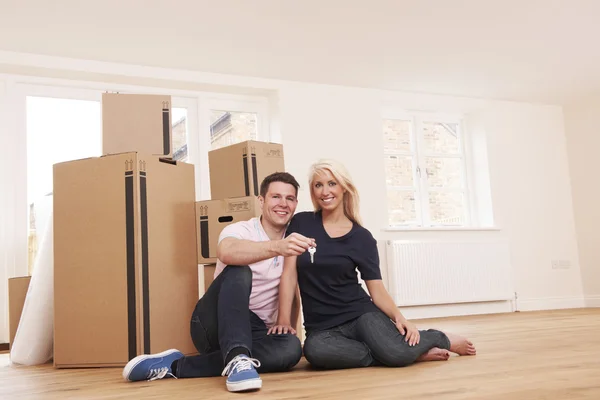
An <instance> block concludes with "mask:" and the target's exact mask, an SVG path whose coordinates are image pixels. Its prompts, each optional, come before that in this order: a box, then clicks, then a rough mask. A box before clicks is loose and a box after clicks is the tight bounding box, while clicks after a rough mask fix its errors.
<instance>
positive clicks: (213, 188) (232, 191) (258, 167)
mask: <svg viewBox="0 0 600 400" xmlns="http://www.w3.org/2000/svg"><path fill="white" fill-rule="evenodd" d="M208 164H209V173H210V192H211V199H213V200H221V199H226V198H230V197H243V196H258V195H259V194H260V193H259V191H260V184H261V182H262V180H263V179H264V178H265V177H267V176H268V175H270V174H272V173H274V172H284V171H285V166H284V157H283V146H282V145H281V144H277V143H266V142H256V141H246V142H242V143H238V144H234V145H231V146H227V147H222V148H220V149H217V150H212V151H210V152H208Z"/></svg>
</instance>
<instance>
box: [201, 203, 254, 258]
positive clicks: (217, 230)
mask: <svg viewBox="0 0 600 400" xmlns="http://www.w3.org/2000/svg"><path fill="white" fill-rule="evenodd" d="M260 215H261V208H260V201H259V200H258V198H257V197H255V196H245V197H235V198H229V199H223V200H204V201H198V202H196V238H197V248H198V264H214V263H216V262H217V244H218V241H219V235H220V234H221V232H222V231H223V229H224V228H225V227H226V226H227V225H230V224H233V223H234V222H239V221H247V220H249V219H251V218H253V217H260Z"/></svg>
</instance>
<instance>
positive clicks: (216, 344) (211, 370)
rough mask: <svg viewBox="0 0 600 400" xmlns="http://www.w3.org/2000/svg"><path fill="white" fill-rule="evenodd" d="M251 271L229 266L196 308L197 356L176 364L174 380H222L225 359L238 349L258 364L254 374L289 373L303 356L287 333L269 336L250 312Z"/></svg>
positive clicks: (194, 335)
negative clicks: (201, 378)
mask: <svg viewBox="0 0 600 400" xmlns="http://www.w3.org/2000/svg"><path fill="white" fill-rule="evenodd" d="M251 291H252V270H251V269H250V267H248V266H227V267H226V268H225V269H224V270H223V272H221V273H220V274H219V276H217V278H216V279H215V280H214V281H213V283H212V284H211V285H210V287H209V288H208V290H207V291H206V293H205V294H204V296H202V298H201V299H200V300H199V301H198V303H197V304H196V309H195V310H194V312H193V314H192V321H191V326H190V332H191V335H192V341H193V342H194V345H195V347H196V349H197V350H198V352H199V353H200V355H197V356H186V357H183V358H181V359H180V360H179V361H178V363H177V369H176V374H175V375H176V376H177V377H178V378H198V377H211V376H221V372H222V371H223V369H224V368H225V360H226V359H227V354H228V353H229V352H230V351H231V350H232V349H234V348H236V347H243V348H245V349H246V350H248V353H249V354H250V356H251V357H253V358H256V359H258V360H259V361H260V363H261V366H260V367H259V368H258V372H283V371H288V370H290V369H292V368H293V367H294V366H295V365H296V364H297V363H298V361H300V358H301V357H302V346H301V344H300V340H299V339H298V337H297V336H295V335H291V334H283V335H274V334H272V335H267V330H268V329H267V326H266V325H265V323H264V322H263V320H262V319H260V317H258V316H257V315H256V314H255V313H253V312H252V311H250V309H249V301H250V293H251Z"/></svg>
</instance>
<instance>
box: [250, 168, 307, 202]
mask: <svg viewBox="0 0 600 400" xmlns="http://www.w3.org/2000/svg"><path fill="white" fill-rule="evenodd" d="M273 182H283V183H288V184H290V185H292V186H294V189H296V197H298V188H299V187H300V185H299V184H298V181H296V178H294V177H293V176H292V174H288V173H287V172H275V173H273V174H271V175H269V176H267V177H266V178H265V179H263V181H262V183H261V184H260V195H261V196H262V197H265V196H266V195H267V191H268V190H269V185H271V183H273Z"/></svg>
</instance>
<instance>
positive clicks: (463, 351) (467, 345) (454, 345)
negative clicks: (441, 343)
mask: <svg viewBox="0 0 600 400" xmlns="http://www.w3.org/2000/svg"><path fill="white" fill-rule="evenodd" d="M444 333H446V332H444ZM446 336H447V337H448V339H449V340H450V351H451V352H453V353H456V354H459V355H461V356H474V355H475V354H477V352H476V350H475V346H474V345H473V343H471V342H470V341H469V340H467V338H464V337H462V336H459V335H454V334H452V333H446Z"/></svg>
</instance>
